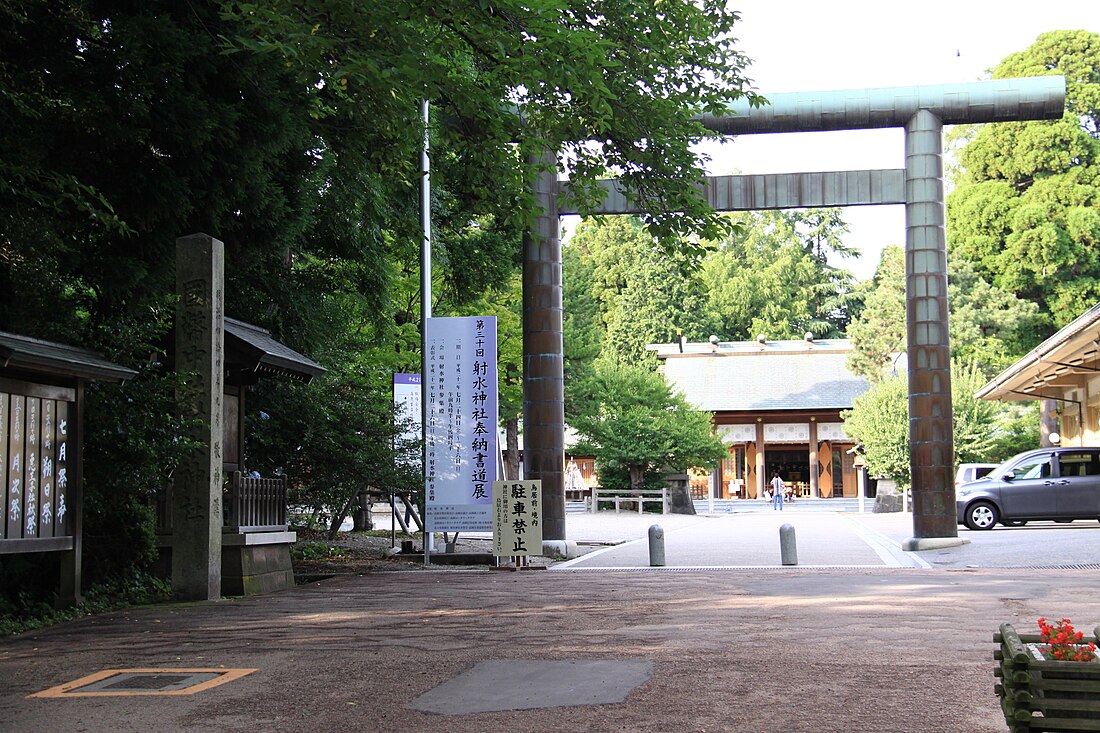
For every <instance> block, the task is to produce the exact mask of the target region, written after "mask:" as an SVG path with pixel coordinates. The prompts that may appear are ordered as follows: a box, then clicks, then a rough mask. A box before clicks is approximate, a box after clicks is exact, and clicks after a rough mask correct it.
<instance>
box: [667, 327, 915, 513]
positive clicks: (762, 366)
mask: <svg viewBox="0 0 1100 733" xmlns="http://www.w3.org/2000/svg"><path fill="white" fill-rule="evenodd" d="M648 349H649V350H650V351H654V352H656V354H657V356H658V358H660V359H661V360H662V362H663V364H662V367H661V371H662V372H663V373H664V375H665V377H666V378H667V379H668V381H669V382H670V383H671V384H672V385H673V387H674V388H675V389H677V390H678V391H679V392H680V393H682V394H683V395H684V397H685V398H687V400H688V402H690V403H691V404H693V405H695V406H696V407H698V408H699V409H700V410H705V411H707V412H711V413H713V414H714V425H715V428H716V430H717V432H718V434H719V435H721V436H722V440H723V441H724V442H725V443H726V444H727V445H728V446H729V457H728V458H727V459H726V460H724V461H723V462H722V464H721V466H720V467H719V468H718V469H717V470H716V471H714V472H713V473H711V475H710V476H709V480H708V485H709V489H710V491H711V492H712V493H713V496H714V497H715V498H743V499H751V498H756V497H758V496H759V495H760V492H761V490H762V489H763V488H764V486H765V484H766V483H767V482H768V480H769V479H770V478H771V476H772V474H773V473H779V474H780V476H782V477H783V480H784V481H785V482H786V483H787V484H788V485H792V484H793V486H794V488H795V491H796V492H797V493H798V494H799V495H801V496H815V497H823V498H830V497H842V496H843V497H854V496H856V495H857V491H858V485H857V474H856V467H855V465H854V459H855V456H854V454H853V453H850V452H849V451H850V450H851V449H852V448H853V447H854V444H855V443H854V441H853V440H852V439H851V438H850V437H849V436H848V435H846V434H845V433H844V427H843V424H842V421H841V419H840V413H841V411H842V410H847V409H850V408H851V407H852V401H853V400H854V399H855V398H856V397H858V396H859V395H861V394H863V393H864V392H865V391H867V389H868V387H869V386H870V385H869V384H868V382H867V380H865V379H864V378H862V377H859V376H857V375H855V374H853V373H852V372H850V371H848V368H847V365H846V362H847V358H848V354H849V353H850V352H851V351H852V345H851V342H850V341H847V340H843V339H831V340H820V341H815V340H814V339H813V336H812V334H807V336H806V338H805V339H804V340H799V341H769V340H768V339H767V338H765V337H764V336H761V337H759V338H758V339H757V340H756V341H735V342H722V341H719V340H718V339H717V338H715V337H713V336H712V337H711V340H710V342H709V343H680V344H653V345H650V346H649V347H648ZM903 360H904V356H902V357H901V360H899V361H901V362H902V363H899V364H898V366H897V368H899V369H903V368H904V363H903ZM700 498H705V497H700Z"/></svg>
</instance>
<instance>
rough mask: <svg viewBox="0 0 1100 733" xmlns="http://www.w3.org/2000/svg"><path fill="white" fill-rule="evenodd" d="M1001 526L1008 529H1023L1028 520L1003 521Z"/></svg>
mask: <svg viewBox="0 0 1100 733" xmlns="http://www.w3.org/2000/svg"><path fill="white" fill-rule="evenodd" d="M1001 524H1003V525H1004V526H1006V527H1023V526H1024V525H1025V524H1027V520H1026V519H1002V520H1001Z"/></svg>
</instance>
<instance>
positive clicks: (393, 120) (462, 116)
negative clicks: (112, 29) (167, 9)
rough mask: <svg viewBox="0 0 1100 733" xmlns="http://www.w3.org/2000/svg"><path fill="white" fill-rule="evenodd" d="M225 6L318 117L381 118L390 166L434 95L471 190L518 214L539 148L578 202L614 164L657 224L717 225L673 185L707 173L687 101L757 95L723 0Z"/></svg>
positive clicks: (589, 197)
mask: <svg viewBox="0 0 1100 733" xmlns="http://www.w3.org/2000/svg"><path fill="white" fill-rule="evenodd" d="M224 7H225V11H224V13H223V20H225V21H229V22H230V23H231V24H232V27H233V28H234V29H235V30H237V32H236V33H234V34H226V36H227V37H229V38H230V40H231V43H232V47H233V48H234V49H236V50H238V51H239V52H240V53H242V54H246V53H247V52H253V53H258V54H260V55H271V56H275V57H277V58H278V59H280V60H281V61H282V62H283V63H284V64H285V65H286V66H287V68H288V69H289V70H290V72H291V73H294V74H296V76H297V79H298V81H299V85H300V88H301V89H302V90H308V91H309V93H310V95H311V97H312V103H313V114H314V115H315V116H317V117H321V118H325V119H328V120H330V121H331V124H334V125H339V124H352V125H358V124H369V125H371V126H372V127H375V128H377V129H379V131H380V133H381V134H382V135H383V137H384V139H385V141H386V143H387V146H386V147H385V148H383V149H379V150H378V151H376V155H378V156H380V158H381V161H380V162H381V163H382V164H383V165H391V166H393V167H395V168H400V166H401V161H402V160H404V159H406V158H407V157H408V154H409V153H411V152H414V151H415V150H416V147H417V134H418V133H417V125H416V124H409V123H410V118H411V117H413V116H414V115H413V111H414V110H417V109H419V104H420V100H421V99H422V98H427V99H429V100H431V101H432V104H433V106H434V107H435V108H436V109H438V110H439V112H440V114H441V115H442V117H443V118H446V119H448V120H450V121H451V124H449V125H447V126H446V127H444V128H442V129H441V130H440V131H439V134H440V140H441V142H442V143H443V144H444V145H445V146H447V147H448V149H451V150H453V151H454V153H455V156H456V158H457V159H461V160H463V161H464V162H465V163H466V165H465V169H466V171H467V172H468V174H469V178H468V180H467V187H466V190H467V192H468V193H469V194H470V195H471V196H472V197H478V198H480V200H481V201H482V202H495V205H496V206H497V207H498V208H497V213H499V214H500V216H501V219H502V220H503V221H506V222H508V223H510V224H512V225H514V227H515V228H519V227H520V226H522V225H524V224H526V223H528V221H529V220H530V217H531V215H532V213H533V209H532V207H531V206H530V198H529V197H528V195H527V192H526V190H525V181H526V175H527V173H526V171H524V170H523V168H522V167H521V166H517V165H516V160H517V159H518V160H520V161H526V160H532V159H537V158H538V157H539V156H540V155H541V154H542V152H543V151H544V150H551V151H557V152H561V153H562V154H563V155H564V156H565V158H566V159H567V160H568V163H569V168H570V171H571V180H572V181H573V184H574V187H575V190H576V192H577V195H578V198H579V202H580V203H581V205H582V206H588V205H590V204H591V203H593V201H594V200H595V199H596V198H598V197H599V194H598V188H597V187H596V185H595V180H596V178H598V177H600V176H603V175H604V174H605V173H606V171H608V170H615V171H616V172H617V173H618V175H619V176H620V177H621V179H622V180H623V181H624V182H625V183H626V184H627V188H628V189H629V190H631V191H632V192H633V194H632V195H633V196H634V197H635V198H636V199H637V200H638V201H639V203H641V204H642V205H643V206H646V207H647V211H648V212H649V213H648V214H647V223H648V224H649V226H650V227H651V228H652V230H653V231H654V232H655V233H657V234H660V235H665V236H668V235H672V234H677V233H684V232H686V231H703V232H707V233H709V234H710V235H713V234H714V233H716V232H718V231H720V229H721V224H722V222H721V220H720V218H718V217H717V216H715V215H714V213H713V212H711V211H709V210H708V208H707V207H706V206H705V205H701V202H700V201H699V200H698V197H697V196H696V195H695V194H694V192H693V191H691V190H690V189H689V188H688V187H686V186H685V185H684V184H686V183H694V182H696V181H698V180H699V179H700V178H701V177H702V175H703V171H702V168H701V166H700V163H699V161H698V160H696V158H695V155H694V153H693V152H692V151H691V150H690V149H689V144H690V143H691V142H694V141H697V140H699V139H701V138H702V137H703V136H705V135H706V134H707V133H705V131H704V130H703V128H702V126H701V125H700V124H699V123H697V122H694V121H692V120H691V117H692V115H694V114H697V113H700V112H704V111H706V112H719V111H721V110H722V109H724V108H725V107H726V105H727V104H728V103H729V102H730V101H731V100H733V99H736V98H739V97H741V96H745V95H748V96H749V98H750V99H751V100H753V101H756V98H755V97H754V96H753V95H752V93H751V92H750V91H748V88H747V82H746V80H745V78H744V77H743V75H742V72H743V69H744V68H745V66H746V65H747V59H745V58H744V57H743V56H742V55H741V54H739V53H738V52H737V50H736V48H735V47H734V42H735V38H734V37H733V35H732V31H733V28H734V25H735V23H736V21H737V20H738V14H737V13H736V12H734V11H732V10H727V9H726V6H725V3H723V2H720V0H703V2H698V3H694V2H684V1H682V0H678V1H674V2H668V3H661V4H660V5H654V4H652V3H646V2H640V1H638V0H601V1H599V2H595V3H593V2H580V1H579V0H572V1H570V0H536V1H535V2H524V3H520V2H516V1H514V0H503V1H502V2H493V3H478V4H470V3H455V2H445V3H443V4H439V3H433V4H416V3H409V2H403V3H399V4H397V5H396V6H395V5H392V4H385V3H382V4H366V5H364V4H362V3H355V2H348V1H347V0H277V1H276V2H265V3H252V2H226V3H225V6H224ZM515 145H518V148H517V147H515ZM517 196H518V197H520V200H521V201H522V202H523V203H522V204H521V205H519V206H516V205H515V201H516V198H515V197H517ZM479 208H480V209H482V210H484V206H481V207H479ZM670 212H677V213H675V214H673V213H670Z"/></svg>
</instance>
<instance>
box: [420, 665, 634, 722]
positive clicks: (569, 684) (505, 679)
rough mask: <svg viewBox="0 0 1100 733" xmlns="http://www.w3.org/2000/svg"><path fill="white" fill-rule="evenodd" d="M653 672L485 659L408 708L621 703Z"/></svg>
mask: <svg viewBox="0 0 1100 733" xmlns="http://www.w3.org/2000/svg"><path fill="white" fill-rule="evenodd" d="M652 674H653V662H651V661H649V660H619V659H608V660H576V661H539V660H491V661H487V662H480V663H479V664H477V665H476V666H474V668H473V669H471V670H469V671H467V672H464V673H462V674H460V675H459V676H457V677H455V678H454V679H452V680H450V681H448V682H444V683H443V684H441V685H439V686H438V687H435V688H433V689H431V690H428V691H427V692H425V693H424V694H423V695H421V696H420V697H418V698H416V699H415V700H413V701H412V703H410V704H409V707H410V708H412V709H413V710H420V711H421V712H425V713H440V714H443V715H462V714H465V713H487V712H495V711H501V710H530V709H533V708H556V707H570V706H574V705H607V704H610V703H617V702H623V701H624V700H626V698H627V695H629V694H630V693H631V691H632V690H633V689H634V688H635V687H637V686H638V685H640V684H642V683H644V682H646V681H648V680H649V677H650V675H652Z"/></svg>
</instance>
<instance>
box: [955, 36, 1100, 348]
mask: <svg viewBox="0 0 1100 733" xmlns="http://www.w3.org/2000/svg"><path fill="white" fill-rule="evenodd" d="M1045 74H1063V75H1065V77H1066V112H1065V114H1064V116H1063V117H1062V119H1061V120H1058V121H1055V122H1014V123H1003V124H1001V123H998V124H996V125H986V126H983V127H982V128H981V129H979V130H978V131H977V132H976V133H975V134H973V138H972V139H971V140H970V141H969V142H968V143H967V144H966V145H965V147H963V148H962V150H961V154H960V173H959V175H958V176H957V180H956V188H955V190H954V191H953V192H952V193H951V195H950V196H949V197H948V202H947V212H948V232H949V246H950V251H951V254H952V256H953V257H956V258H958V257H961V258H964V259H966V260H968V261H970V262H972V263H973V264H974V267H975V270H976V272H977V274H978V275H980V276H982V277H984V278H986V279H988V280H989V281H990V282H991V283H992V284H993V285H996V286H998V287H1000V288H1003V289H1005V290H1007V291H1009V292H1012V293H1014V294H1015V295H1017V296H1019V297H1021V298H1024V299H1026V300H1030V301H1032V302H1034V303H1036V304H1038V305H1039V307H1040V313H1041V314H1042V315H1043V316H1044V317H1045V319H1046V320H1047V322H1048V324H1050V325H1048V326H1047V327H1046V328H1045V329H1043V331H1042V332H1040V333H1039V334H1037V335H1038V336H1039V337H1042V336H1043V335H1049V333H1050V332H1051V331H1052V330H1053V329H1054V328H1058V327H1061V326H1064V325H1065V324H1066V323H1068V322H1069V321H1071V320H1072V319H1073V318H1075V317H1077V316H1078V315H1080V314H1081V313H1083V312H1084V311H1085V310H1087V309H1088V308H1090V307H1091V306H1093V305H1095V304H1096V302H1097V301H1098V300H1100V255H1098V251H1100V250H1098V245H1100V34H1097V33H1095V32H1089V31H1084V30H1080V31H1053V32H1050V33H1044V34H1042V35H1041V36H1039V38H1038V39H1037V40H1036V41H1035V43H1034V44H1032V45H1031V46H1030V47H1029V48H1028V49H1027V50H1025V51H1022V52H1019V53H1015V54H1012V55H1010V56H1008V57H1007V58H1006V59H1005V60H1004V61H1002V62H1001V63H1000V64H999V65H998V66H997V67H996V68H995V69H994V70H993V76H994V78H998V79H1002V78H1011V77H1019V76H1033V75H1045Z"/></svg>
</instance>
